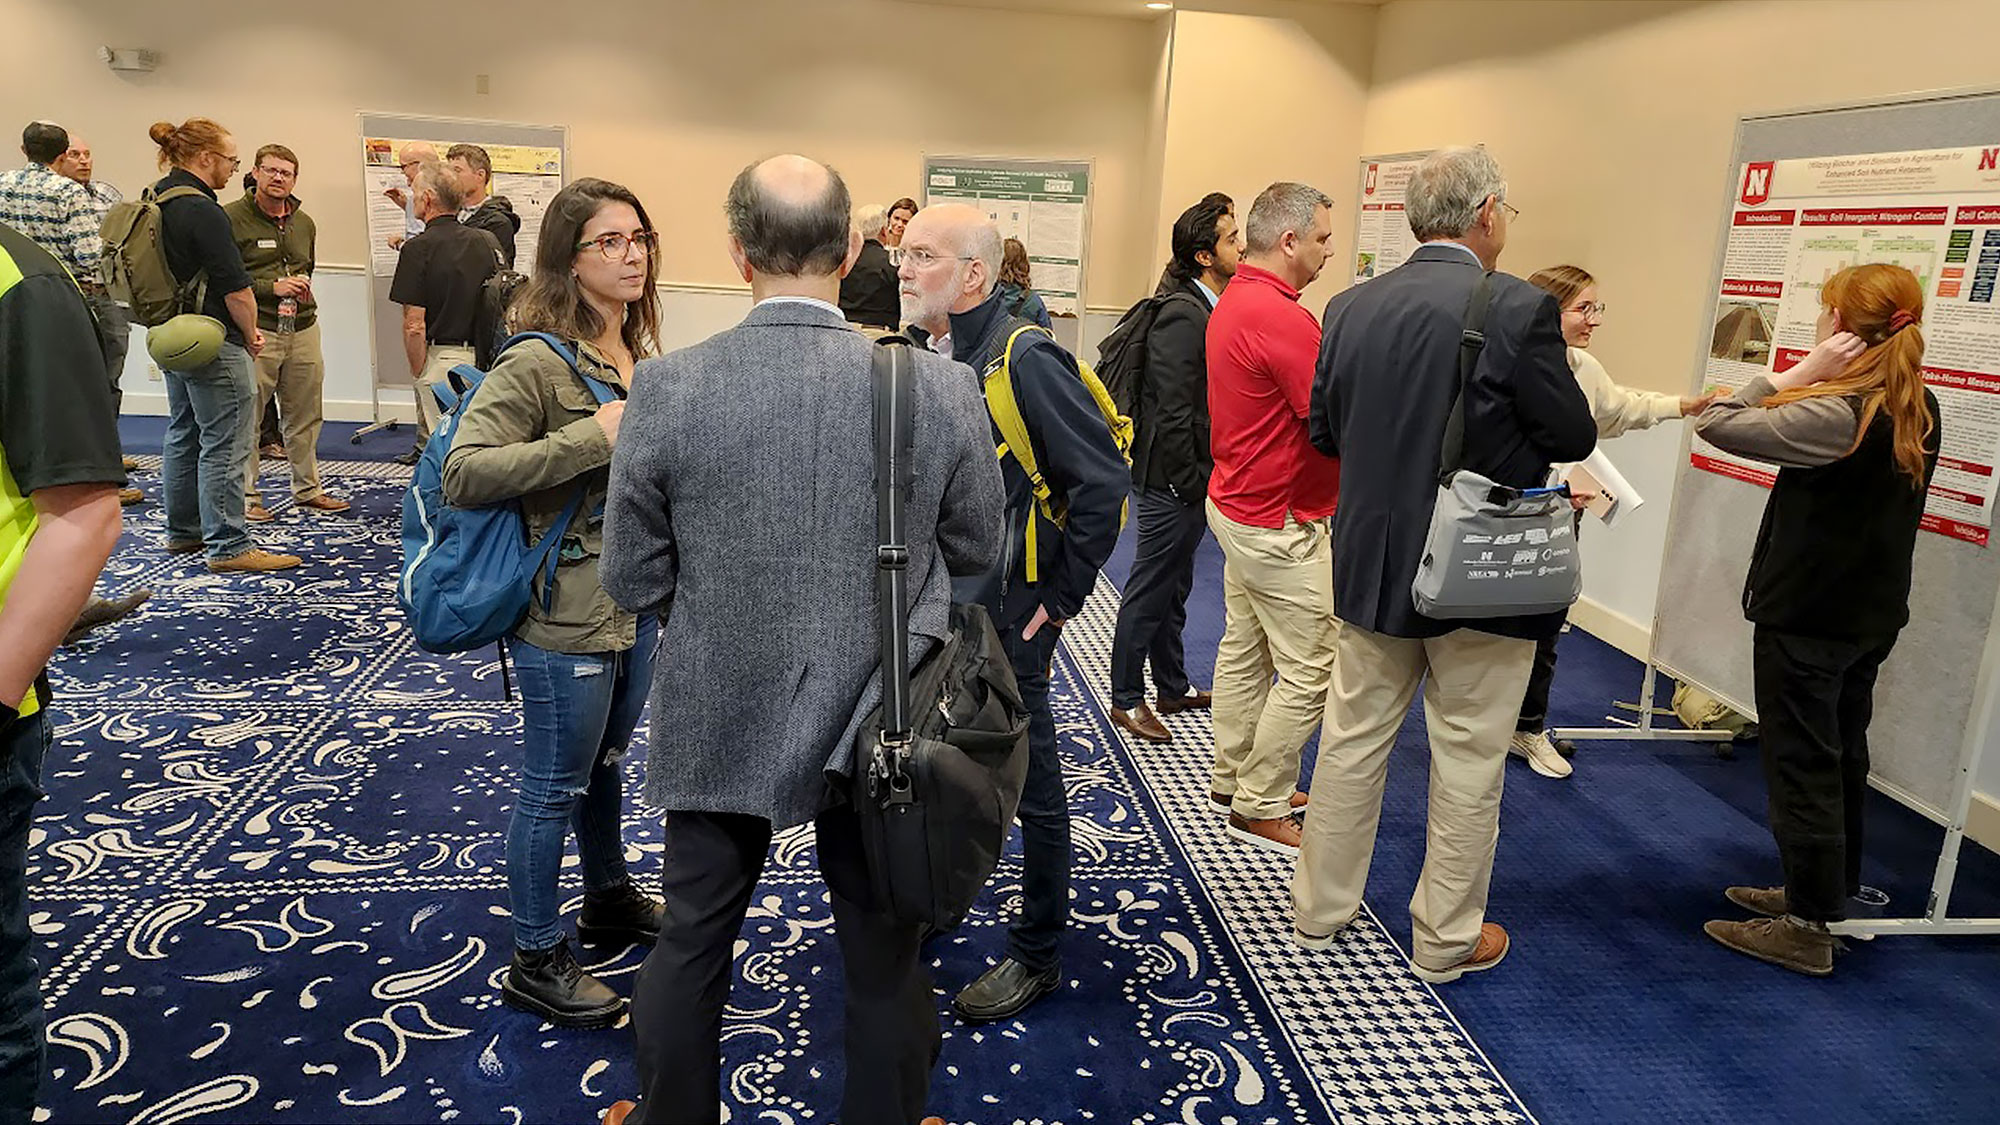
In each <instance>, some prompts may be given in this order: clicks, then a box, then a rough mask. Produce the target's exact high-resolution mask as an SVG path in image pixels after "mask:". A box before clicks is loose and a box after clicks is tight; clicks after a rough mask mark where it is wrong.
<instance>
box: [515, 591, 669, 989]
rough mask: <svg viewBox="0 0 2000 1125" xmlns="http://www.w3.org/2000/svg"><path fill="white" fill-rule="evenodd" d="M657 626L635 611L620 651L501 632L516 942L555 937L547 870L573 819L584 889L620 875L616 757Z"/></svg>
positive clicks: (613, 882) (627, 736) (556, 900)
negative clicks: (508, 656)
mask: <svg viewBox="0 0 2000 1125" xmlns="http://www.w3.org/2000/svg"><path fill="white" fill-rule="evenodd" d="M657 635H658V631H657V629H656V627H655V623H654V621H653V619H652V618H648V617H642V618H640V619H639V639H638V642H637V643H636V644H635V645H633V647H632V648H630V649H628V650H626V651H624V652H580V653H568V652H550V651H549V650H547V649H543V648H536V647H535V646H534V645H531V644H529V643H528V642H526V641H523V640H520V639H518V638H516V639H514V640H510V641H508V642H507V650H508V651H509V652H510V653H512V654H513V657H514V670H515V671H516V672H517V673H518V674H519V679H520V682H521V721H522V723H521V725H522V732H521V750H522V762H521V792H520V794H519V796H517V797H516V798H515V800H514V818H513V820H512V821H510V822H509V823H508V825H507V897H508V898H509V900H510V901H511V903H512V909H513V911H514V945H515V947H516V948H519V949H524V950H538V949H547V948H549V947H550V946H553V945H555V944H556V943H557V942H558V941H561V940H562V938H563V927H562V922H561V920H560V918H559V917H558V912H557V907H558V906H559V905H560V903H561V897H560V895H559V894H558V892H557V889H556V879H557V876H558V875H559V874H560V873H561V871H562V858H563V840H564V839H565V838H566V837H567V836H568V835H569V832H570V829H571V828H572V827H574V828H575V829H576V852H577V857H578V859H580V860H581V861H582V866H583V888H584V890H586V891H606V890H610V889H612V888H614V887H617V886H619V885H621V884H623V883H625V882H627V881H628V879H629V876H627V875H626V873H625V842H624V836H623V833H622V831H621V829H620V824H619V817H620V815H621V813H622V812H623V806H624V772H623V766H622V765H621V763H622V761H623V759H624V757H625V746H626V744H627V743H628V742H630V741H631V739H632V728H633V727H636V726H638V725H639V712H640V711H641V710H643V709H644V708H645V706H646V689H647V688H648V687H649V686H650V685H651V684H652V680H653V652H654V649H655V647H656V645H657V643H658V642H657V640H656V638H657Z"/></svg>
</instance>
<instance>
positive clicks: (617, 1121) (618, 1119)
mask: <svg viewBox="0 0 2000 1125" xmlns="http://www.w3.org/2000/svg"><path fill="white" fill-rule="evenodd" d="M638 1108H639V1103H638V1102H612V1103H611V1108H610V1109H607V1110H605V1111H604V1125H625V1118H626V1117H627V1116H629V1115H630V1114H631V1112H632V1111H633V1110H635V1109H638Z"/></svg>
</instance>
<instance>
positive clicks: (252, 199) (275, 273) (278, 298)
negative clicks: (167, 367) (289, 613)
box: [222, 145, 348, 523]
mask: <svg viewBox="0 0 2000 1125" xmlns="http://www.w3.org/2000/svg"><path fill="white" fill-rule="evenodd" d="M250 175H251V176H253V177H254V178H255V179H256V187H254V188H252V189H251V190H250V191H247V192H245V193H243V196H242V198H240V199H237V200H235V201H233V202H231V203H229V204H228V205H226V206H224V207H223V209H222V210H223V211H224V212H225V213H226V214H228V216H229V229H230V230H231V231H232V232H233V233H234V234H235V236H236V249H237V250H239V251H241V252H242V254H243V268H245V269H247V270H249V271H250V288H251V291H252V292H253V293H255V294H256V296H257V327H258V328H261V329H263V331H264V350H263V351H261V352H259V353H258V354H257V359H256V370H257V409H256V410H255V411H254V412H253V413H252V414H251V415H250V425H251V426H252V427H255V426H256V425H257V423H258V420H259V419H261V418H263V417H264V408H265V407H266V406H267V405H269V403H270V401H271V398H272V396H273V395H274V394H275V395H276V396H277V399H278V420H279V425H280V426H281V428H282V429H283V431H284V437H285V457H286V459H287V460H289V461H290V462H291V465H292V495H293V496H294V497H295V498H296V499H297V500H298V506H299V507H301V508H311V509H314V510H315V511H321V512H344V511H346V510H347V508H348V503H347V501H345V500H340V499H336V498H335V497H332V496H328V495H327V494H326V493H325V491H324V490H322V489H321V488H320V486H319V451H318V448H317V447H318V445H319V431H320V425H321V423H322V421H323V420H324V407H323V405H322V402H321V388H322V387H323V385H324V384H325V381H326V367H325V365H324V364H323V363H322V362H321V359H320V348H319V307H318V305H317V304H316V303H315V302H314V301H313V291H312V272H313V265H314V261H315V257H314V243H315V240H316V237H317V231H316V230H315V229H314V227H313V221H312V216H310V215H308V214H306V213H305V212H304V211H303V210H301V209H300V208H299V198H298V196H296V195H293V194H292V188H293V187H295V186H296V185H297V184H298V182H299V158H298V157H297V156H295V155H293V153H292V150H291V149H288V148H286V147H285V146H284V145H265V146H264V147H263V148H260V149H258V150H257V159H256V162H255V163H254V164H252V165H251V167H250ZM245 440H247V441H249V442H250V443H251V444H252V445H255V444H256V436H255V434H254V432H253V433H252V435H251V436H250V437H248V438H246V439H245ZM243 502H244V513H243V518H244V519H247V520H249V521H250V522H251V523H264V522H266V521H268V520H269V519H271V510H270V509H269V508H266V507H265V506H264V498H263V496H261V495H259V494H258V492H257V458H255V457H251V458H249V459H248V460H247V461H246V471H245V476H244V482H243Z"/></svg>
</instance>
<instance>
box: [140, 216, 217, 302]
mask: <svg viewBox="0 0 2000 1125" xmlns="http://www.w3.org/2000/svg"><path fill="white" fill-rule="evenodd" d="M206 194H207V193H206V192H204V191H202V190H201V189H200V188H193V187H189V186H187V185H186V184H181V185H179V186H178V187H170V188H168V189H167V190H165V191H163V192H160V193H159V194H157V195H156V194H154V192H153V189H152V188H147V189H146V190H144V191H142V192H140V193H139V198H140V199H141V200H142V201H147V202H151V203H152V205H153V207H154V208H155V209H156V210H157V209H158V208H160V207H162V206H165V205H166V204H168V203H171V202H173V201H174V200H176V199H186V198H188V197H189V196H198V195H206ZM167 276H168V277H172V276H173V270H172V268H171V267H169V269H168V271H167ZM207 303H208V267H207V266H203V267H201V268H200V269H198V270H196V271H194V276H193V277H190V278H188V279H187V280H186V281H184V282H181V283H180V284H179V285H177V286H175V293H174V307H175V308H177V309H179V310H181V311H183V312H200V311H201V308H202V306H203V305H205V304H207Z"/></svg>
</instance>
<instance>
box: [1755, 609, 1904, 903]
mask: <svg viewBox="0 0 2000 1125" xmlns="http://www.w3.org/2000/svg"><path fill="white" fill-rule="evenodd" d="M1895 647H1896V637H1895V635H1894V634H1890V635H1889V636H1887V637H1873V638H1868V639H1864V640H1847V639H1835V638H1829V637H1808V636H1803V635H1801V634H1797V633H1786V632H1781V631H1779V630H1776V629H1769V628H1766V627H1764V626H1762V625H1760V626H1758V627H1757V632H1756V638H1755V640H1754V641H1753V642H1752V648H1751V657H1752V662H1753V665H1754V668H1755V672H1756V681H1757V729H1758V731H1759V739H1760V741H1761V743H1762V746H1763V754H1764V783H1765V786H1766V787H1767V788H1768V790H1769V796H1770V817H1771V835H1772V836H1773V837H1775V838H1776V840H1777V842H1778V859H1779V860H1780V861H1781V862H1782V863H1783V864H1784V869H1785V900H1786V904H1787V907H1788V909H1789V910H1790V911H1791V912H1792V913H1793V914H1795V915H1797V916H1798V917H1800V918H1805V919H1808V920H1811V921H1816V922H1837V921H1839V920H1841V919H1842V918H1844V917H1846V916H1847V899H1848V897H1849V896H1850V895H1852V894H1854V893H1855V892H1856V891H1857V890H1859V889H1860V887H1861V844H1862V812H1863V809H1864V808H1865V805H1866V802H1867V799H1868V722H1869V720H1870V719H1871V718H1873V717H1874V713H1875V676H1876V673H1877V672H1879V671H1880V670H1881V668H1882V662H1883V661H1884V660H1887V659H1888V658H1889V653H1890V650H1892V649H1894V648H1895Z"/></svg>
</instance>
